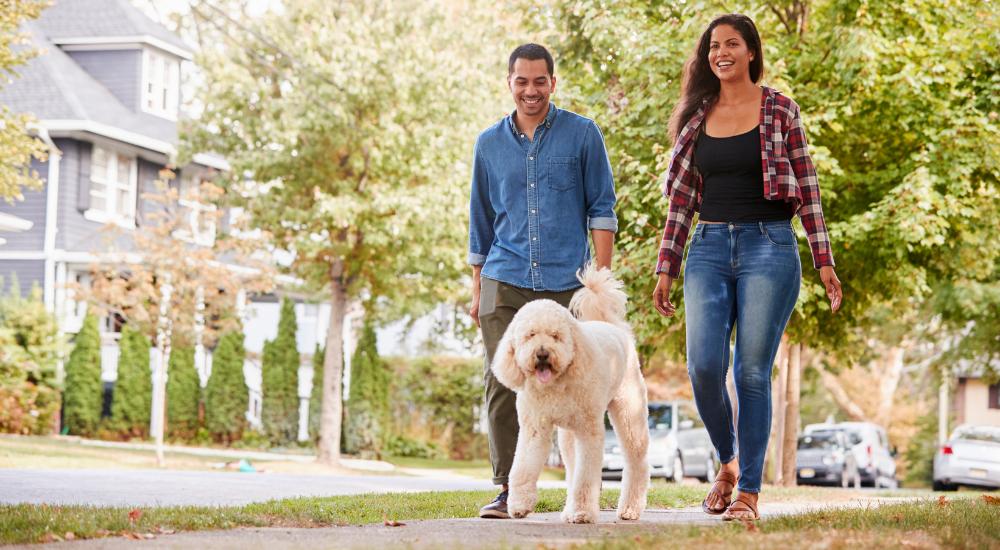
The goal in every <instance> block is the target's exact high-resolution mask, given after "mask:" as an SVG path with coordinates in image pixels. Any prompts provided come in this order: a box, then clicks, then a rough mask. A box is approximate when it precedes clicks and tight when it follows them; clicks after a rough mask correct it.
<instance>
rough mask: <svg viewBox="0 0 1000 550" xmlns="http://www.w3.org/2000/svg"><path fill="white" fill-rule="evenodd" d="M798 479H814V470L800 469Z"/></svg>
mask: <svg viewBox="0 0 1000 550" xmlns="http://www.w3.org/2000/svg"><path fill="white" fill-rule="evenodd" d="M799 477H816V470H813V469H812V468H802V469H801V470H799Z"/></svg>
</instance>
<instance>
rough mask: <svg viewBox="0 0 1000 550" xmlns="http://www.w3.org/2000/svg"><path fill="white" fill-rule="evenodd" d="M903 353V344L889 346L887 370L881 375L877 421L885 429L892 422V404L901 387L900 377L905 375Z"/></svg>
mask: <svg viewBox="0 0 1000 550" xmlns="http://www.w3.org/2000/svg"><path fill="white" fill-rule="evenodd" d="M903 355H904V348H903V347H902V346H893V347H891V348H889V353H888V356H887V357H886V358H885V370H884V371H883V372H882V373H881V376H880V377H879V378H880V380H879V400H878V411H877V412H876V413H875V422H877V423H878V424H879V425H880V426H882V427H883V428H885V429H889V424H891V423H892V406H893V403H894V400H895V397H896V388H898V387H899V379H900V378H902V376H903Z"/></svg>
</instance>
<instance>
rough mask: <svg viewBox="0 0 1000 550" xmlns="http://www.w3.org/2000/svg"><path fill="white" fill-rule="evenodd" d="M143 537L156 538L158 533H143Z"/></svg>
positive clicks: (147, 538)
mask: <svg viewBox="0 0 1000 550" xmlns="http://www.w3.org/2000/svg"><path fill="white" fill-rule="evenodd" d="M142 538H144V539H146V540H149V539H155V538H156V535H154V534H152V533H143V534H142Z"/></svg>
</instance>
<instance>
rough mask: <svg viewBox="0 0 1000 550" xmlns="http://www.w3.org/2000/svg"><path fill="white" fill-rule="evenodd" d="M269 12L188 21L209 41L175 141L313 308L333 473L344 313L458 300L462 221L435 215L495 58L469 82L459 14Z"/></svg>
mask: <svg viewBox="0 0 1000 550" xmlns="http://www.w3.org/2000/svg"><path fill="white" fill-rule="evenodd" d="M283 8H284V9H283V12H282V13H280V14H276V13H269V14H266V15H264V16H262V17H260V18H247V17H241V16H232V15H229V14H226V13H225V12H222V11H221V10H218V9H217V8H214V7H213V6H212V4H209V3H199V4H197V5H196V6H195V7H194V8H193V13H194V15H195V18H196V19H197V20H198V21H200V23H199V25H200V28H202V29H213V28H214V30H215V31H217V33H218V34H219V37H220V39H219V40H218V41H216V42H215V43H214V44H213V45H212V47H209V48H207V49H206V50H205V51H203V52H202V55H201V58H200V65H201V66H202V67H204V68H205V72H206V74H205V79H204V85H203V86H202V89H201V91H200V95H199V97H200V99H201V102H202V103H203V104H204V105H205V107H206V108H205V111H204V113H203V114H202V117H201V119H200V120H199V121H198V123H197V127H195V128H192V129H191V132H190V133H189V134H188V135H187V140H186V141H187V149H189V150H213V151H218V152H220V153H221V154H223V155H225V156H226V158H227V159H228V160H229V162H230V163H231V164H232V166H233V172H232V174H233V176H234V177H233V178H232V179H231V181H230V182H229V183H228V186H229V188H230V189H231V190H233V191H234V192H233V193H231V194H230V195H231V196H233V197H242V198H243V199H244V200H243V201H242V203H241V205H242V206H244V207H245V208H246V210H247V212H248V214H249V216H250V217H251V219H252V220H253V223H254V225H255V226H256V227H259V228H261V229H262V230H263V231H265V232H267V233H268V234H269V235H271V237H272V238H273V242H274V244H275V246H276V247H278V248H281V249H284V250H287V251H290V252H292V253H294V260H293V263H292V265H291V271H292V273H294V274H295V275H296V276H298V277H300V278H301V279H303V280H305V281H307V282H308V283H310V284H312V285H314V286H315V287H318V288H324V289H325V291H326V292H327V293H328V296H329V300H330V323H329V325H328V332H327V339H326V343H325V346H324V350H325V352H324V353H325V358H324V365H323V371H324V372H323V384H324V387H323V399H322V401H323V405H322V420H321V430H320V431H321V434H320V442H319V460H320V461H321V462H324V463H333V462H335V461H336V460H337V458H338V456H339V441H340V431H341V425H340V423H341V420H340V419H341V412H342V402H341V383H342V382H341V380H342V373H343V361H342V348H343V342H342V337H341V335H342V330H343V321H344V315H345V311H346V305H347V302H348V300H351V299H362V300H367V301H368V302H369V303H370V306H371V307H370V309H371V310H373V311H379V312H381V313H382V314H383V315H387V316H397V317H398V316H402V315H406V314H410V313H419V312H421V311H423V310H425V309H426V308H427V307H429V304H434V303H437V302H440V301H447V300H451V299H454V296H456V295H458V296H463V299H464V293H461V292H460V287H459V286H458V283H459V277H460V275H461V274H462V273H464V272H465V270H466V269H467V268H466V266H465V265H464V262H463V253H462V250H463V248H464V243H465V237H464V236H465V232H466V228H465V226H464V219H463V218H462V217H461V216H452V215H442V213H445V212H460V211H463V210H464V208H465V206H464V205H465V204H466V201H467V195H466V190H467V187H466V186H465V185H464V182H465V181H467V174H468V172H469V167H468V165H467V164H466V163H465V162H462V161H459V160H456V159H463V160H464V159H466V158H468V157H469V150H470V147H471V144H472V142H473V139H474V136H475V132H476V131H477V130H478V129H481V128H482V127H485V125H486V123H487V121H488V120H490V119H494V117H495V116H498V115H499V114H500V113H501V112H502V111H500V110H497V111H495V112H493V113H491V112H490V111H491V110H490V109H489V107H490V105H489V103H488V98H490V97H492V94H491V91H492V90H494V89H496V90H497V91H499V89H500V86H498V85H497V83H496V82H495V81H496V80H498V78H491V79H489V81H488V83H487V80H486V78H485V77H487V76H488V75H490V74H491V72H492V74H494V75H502V74H503V73H502V72H501V71H502V69H501V68H500V67H501V65H500V63H501V62H502V56H499V55H497V56H496V57H492V58H489V57H486V58H489V59H490V62H491V63H490V65H488V67H489V71H484V70H483V67H484V66H485V65H484V64H483V63H481V62H480V60H481V59H483V57H481V56H489V55H490V53H491V52H490V50H489V49H488V48H483V44H484V43H486V44H489V43H491V42H490V40H484V37H485V36H490V35H491V33H495V32H497V30H499V29H497V27H496V26H494V25H492V23H491V22H488V21H487V20H486V19H485V17H484V16H483V13H482V10H477V9H473V8H472V7H469V6H463V5H461V4H459V5H451V4H448V3H444V2H420V1H416V0H404V1H402V2H390V1H388V0H379V1H375V2H359V1H348V2H335V3H331V2H323V1H320V0H292V1H289V2H285V3H284V4H283ZM237 17H239V18H237ZM495 43H497V44H502V43H503V42H502V41H501V40H497V41H496V42H495ZM244 174H251V175H252V177H253V180H254V181H253V182H249V183H248V182H247V181H246V179H245V178H244ZM404 297H405V299H403V298H404Z"/></svg>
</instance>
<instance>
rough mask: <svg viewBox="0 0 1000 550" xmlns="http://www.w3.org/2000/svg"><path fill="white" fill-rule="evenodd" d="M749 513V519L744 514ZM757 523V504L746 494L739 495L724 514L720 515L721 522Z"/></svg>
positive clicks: (758, 516)
mask: <svg viewBox="0 0 1000 550" xmlns="http://www.w3.org/2000/svg"><path fill="white" fill-rule="evenodd" d="M747 512H749V513H750V514H751V516H750V517H747V516H746V515H745V514H746V513H747ZM737 519H738V520H740V521H757V520H758V519H760V513H759V512H758V511H757V503H756V502H754V501H753V500H752V498H751V497H750V496H748V493H740V494H739V495H737V496H736V500H734V501H733V503H732V504H730V505H729V508H727V509H726V512H725V513H724V514H723V515H722V520H723V521H732V520H737Z"/></svg>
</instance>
